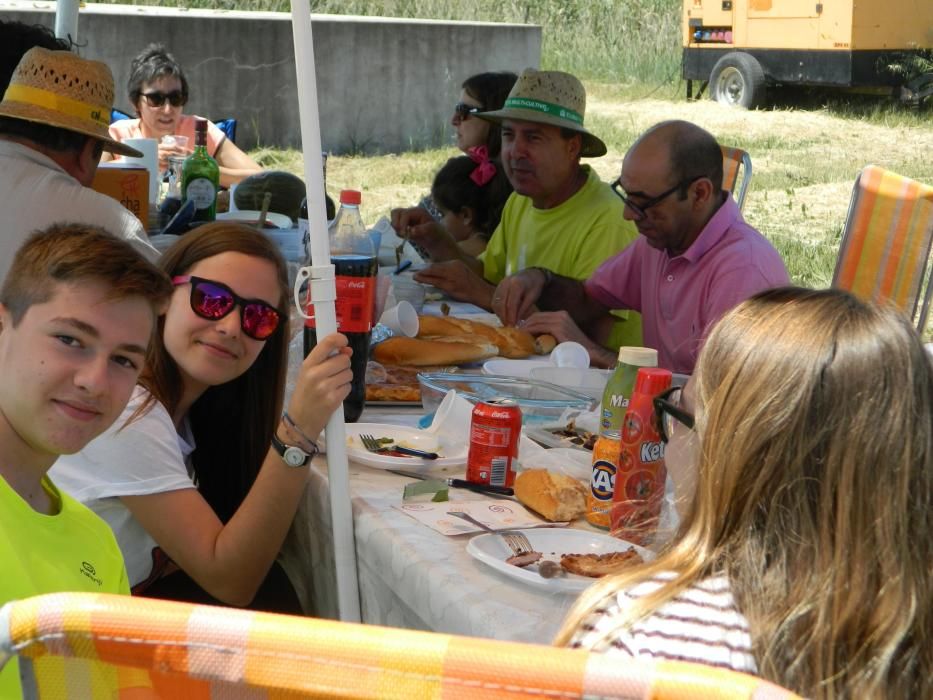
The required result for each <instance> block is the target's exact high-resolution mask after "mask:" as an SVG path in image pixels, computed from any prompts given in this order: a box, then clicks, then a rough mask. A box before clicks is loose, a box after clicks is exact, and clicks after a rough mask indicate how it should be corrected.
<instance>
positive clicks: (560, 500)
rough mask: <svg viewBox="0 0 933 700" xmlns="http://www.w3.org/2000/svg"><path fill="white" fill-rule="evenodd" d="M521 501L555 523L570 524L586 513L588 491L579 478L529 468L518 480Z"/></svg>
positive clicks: (515, 487)
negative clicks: (567, 522) (569, 521)
mask: <svg viewBox="0 0 933 700" xmlns="http://www.w3.org/2000/svg"><path fill="white" fill-rule="evenodd" d="M513 488H514V489H515V497H516V498H517V499H518V500H519V502H520V503H521V504H522V505H524V506H527V507H529V508H531V509H532V510H533V511H535V512H536V513H538V514H540V515H541V516H542V517H543V518H544V519H545V520H550V521H551V522H566V521H568V520H574V519H575V518H579V517H580V516H581V515H583V513H584V511H585V510H586V488H585V487H584V486H583V484H582V483H581V482H579V481H577V480H576V479H572V478H570V477H569V476H565V475H564V474H557V473H554V472H549V471H547V470H546V469H527V470H525V471H523V472H521V473H519V474H518V475H517V476H516V477H515V484H514V485H513Z"/></svg>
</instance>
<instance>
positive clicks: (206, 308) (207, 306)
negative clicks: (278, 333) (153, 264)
mask: <svg viewBox="0 0 933 700" xmlns="http://www.w3.org/2000/svg"><path fill="white" fill-rule="evenodd" d="M188 282H190V283H191V310H192V311H194V313H196V314H197V315H198V316H200V317H201V318H206V319H208V320H210V321H219V320H220V319H222V318H224V317H225V316H227V315H228V314H229V313H230V312H231V311H233V309H234V308H236V306H237V305H238V304H239V306H240V308H241V309H242V310H243V312H242V314H241V315H240V328H242V329H243V332H244V333H245V334H246V335H248V336H249V337H250V338H254V339H255V340H266V339H267V338H268V337H269V336H271V335H272V334H273V333H275V330H276V328H278V327H279V324H280V323H281V322H282V318H283V316H284V314H283V313H282V312H281V311H279V310H278V309H276V308H275V307H274V306H272V305H270V304H267V303H266V302H264V301H262V299H244V298H243V297H241V296H238V295H237V293H236V292H234V291H233V290H232V289H230V287H228V286H227V285H225V284H223V283H221V282H214V281H213V280H206V279H204V278H203V277H195V276H193V275H178V276H176V277H172V283H173V284H174V285H175V286H176V287H177V286H178V285H182V284H187V283H188Z"/></svg>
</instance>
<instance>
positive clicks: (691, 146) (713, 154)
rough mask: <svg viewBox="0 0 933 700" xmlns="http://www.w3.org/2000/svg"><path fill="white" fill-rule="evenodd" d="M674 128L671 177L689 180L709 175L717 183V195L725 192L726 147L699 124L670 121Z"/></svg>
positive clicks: (676, 179)
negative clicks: (724, 161) (724, 159)
mask: <svg viewBox="0 0 933 700" xmlns="http://www.w3.org/2000/svg"><path fill="white" fill-rule="evenodd" d="M666 125H667V126H669V127H671V129H672V132H671V139H670V141H669V143H670V154H671V179H672V180H673V182H687V181H689V180H692V179H694V178H698V177H706V178H709V180H710V182H712V183H713V190H714V192H713V194H716V195H718V194H719V193H720V192H721V191H722V149H721V148H720V147H719V144H718V143H717V142H716V139H715V137H714V136H713V135H712V134H711V133H709V132H708V131H706V130H705V129H701V128H700V127H698V126H697V125H696V124H691V123H690V122H686V121H672V122H666Z"/></svg>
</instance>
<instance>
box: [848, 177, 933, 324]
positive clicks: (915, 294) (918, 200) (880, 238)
mask: <svg viewBox="0 0 933 700" xmlns="http://www.w3.org/2000/svg"><path fill="white" fill-rule="evenodd" d="M931 245H933V187H929V186H927V185H924V184H922V183H920V182H917V181H916V180H912V179H910V178H909V177H904V176H902V175H898V174H896V173H892V172H890V171H888V170H885V169H884V168H880V167H878V166H876V165H869V166H867V167H866V168H864V169H863V170H862V171H861V172H860V173H859V176H858V178H857V179H856V181H855V187H854V189H853V191H852V199H851V200H850V202H849V213H848V215H847V216H846V223H845V228H844V229H843V232H842V242H841V243H840V247H839V257H838V258H837V260H836V270H835V272H834V274H833V283H832V286H833V287H838V288H841V289H847V290H849V291H851V292H852V293H854V294H855V295H857V296H859V297H861V298H862V299H866V300H869V301H880V300H888V301H891V302H892V303H894V304H895V305H896V306H897V307H898V308H900V309H902V310H903V311H904V312H906V313H907V314H908V315H910V317H911V318H912V319H914V320H915V321H916V322H917V327H918V328H919V329H920V330H923V328H924V327H925V326H926V320H927V316H928V314H929V306H930V291H931V288H930V285H929V283H928V282H926V283H925V279H926V278H927V277H928V270H929V268H930V250H931ZM924 288H925V290H926V291H925V294H924V293H923V292H924ZM921 300H922V308H921V309H920V314H919V317H918V314H917V310H918V307H919V306H920V305H921Z"/></svg>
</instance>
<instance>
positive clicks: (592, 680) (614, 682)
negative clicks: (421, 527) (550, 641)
mask: <svg viewBox="0 0 933 700" xmlns="http://www.w3.org/2000/svg"><path fill="white" fill-rule="evenodd" d="M0 651H2V652H4V653H5V654H11V653H13V654H16V655H17V657H18V659H19V660H20V667H21V674H22V675H23V677H24V682H23V688H24V697H26V698H32V697H38V698H43V699H46V698H56V699H59V698H62V699H68V698H81V699H82V700H85V699H86V698H89V697H93V698H97V697H101V698H104V697H106V698H122V699H124V700H137V699H139V698H153V697H155V698H173V699H174V698H185V699H186V700H216V699H217V698H223V697H235V698H249V700H259V699H264V698H268V699H270V700H276V699H278V698H282V699H284V698H389V699H391V698H398V699H399V700H401V699H403V698H404V699H405V700H408V699H409V698H423V699H425V700H428V699H434V698H436V699H438V700H442V699H444V700H446V699H451V700H467V699H470V700H473V699H475V698H484V699H485V698H492V699H493V700H499V699H503V700H504V699H506V698H508V699H510V700H515V699H518V698H526V699H527V698H536V699H537V700H541V698H555V699H561V698H567V699H571V698H583V697H594V698H649V697H650V698H656V699H658V700H664V699H668V700H672V699H681V698H683V699H686V698H701V699H702V698H720V699H723V700H725V699H730V700H731V699H738V698H749V699H750V698H756V699H757V700H766V699H774V700H778V699H780V700H786V699H789V698H796V697H798V696H796V695H794V694H792V693H790V692H789V691H786V690H783V689H781V688H779V687H777V686H775V685H773V684H771V683H768V682H766V681H764V680H761V679H760V678H755V677H753V676H747V675H744V674H741V673H734V672H731V671H725V670H722V669H716V668H712V667H709V666H700V665H694V664H687V663H682V662H672V661H659V662H641V661H638V662H635V661H633V662H629V663H626V662H625V661H622V660H620V659H619V658H618V657H615V658H613V657H611V656H604V655H600V654H591V653H589V652H586V651H582V650H572V649H557V648H554V647H548V646H536V645H530V644H518V643H513V642H500V641H495V640H489V639H477V638H472V637H459V636H453V635H447V634H436V633H432V632H416V631H411V630H401V629H394V628H388V627H375V626H370V625H359V624H351V623H344V622H334V621H330V620H317V619H312V618H302V617H289V616H285V615H273V614H269V613H257V612H252V611H246V610H234V609H230V608H217V607H207V606H197V605H189V604H186V603H176V602H169V601H160V600H152V599H146V598H130V597H124V596H114V595H103V594H100V595H98V594H92V593H59V594H50V595H44V596H37V597H35V598H30V599H27V600H22V601H16V602H13V603H9V604H7V605H6V606H5V607H4V608H3V610H2V611H0Z"/></svg>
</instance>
